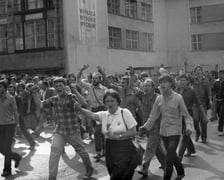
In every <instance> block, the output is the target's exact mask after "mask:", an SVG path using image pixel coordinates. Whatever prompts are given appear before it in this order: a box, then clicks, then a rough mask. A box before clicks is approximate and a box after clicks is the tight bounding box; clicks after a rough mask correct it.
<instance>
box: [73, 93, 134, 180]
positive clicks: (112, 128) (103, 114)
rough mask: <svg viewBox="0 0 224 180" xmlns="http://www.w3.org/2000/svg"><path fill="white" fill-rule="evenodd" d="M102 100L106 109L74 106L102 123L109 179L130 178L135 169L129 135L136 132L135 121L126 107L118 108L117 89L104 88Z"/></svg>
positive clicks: (119, 99)
mask: <svg viewBox="0 0 224 180" xmlns="http://www.w3.org/2000/svg"><path fill="white" fill-rule="evenodd" d="M103 102H104V104H105V105H106V107H107V111H99V112H97V113H93V112H91V111H89V110H87V109H83V108H81V106H80V105H79V104H75V108H76V109H78V110H80V112H81V113H82V114H83V115H85V116H87V117H88V118H91V119H93V120H95V121H99V122H101V123H102V132H103V134H104V135H105V158H106V166H107V170H108V173H109V175H110V180H131V179H132V177H133V174H134V170H135V166H134V165H133V166H132V165H131V163H132V150H133V144H132V140H131V137H133V136H134V135H135V134H136V125H137V122H136V121H135V119H134V117H133V115H132V113H131V112H130V111H129V110H128V109H121V108H120V106H119V105H120V102H121V98H120V96H119V94H118V92H117V91H115V90H113V89H108V90H106V91H105V94H104V97H103ZM122 111H123V112H122ZM122 113H123V117H122Z"/></svg>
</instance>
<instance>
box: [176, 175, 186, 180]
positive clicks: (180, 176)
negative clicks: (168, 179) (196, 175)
mask: <svg viewBox="0 0 224 180" xmlns="http://www.w3.org/2000/svg"><path fill="white" fill-rule="evenodd" d="M184 176H185V175H184V174H183V175H178V176H177V177H176V178H175V180H181V179H183V178H184Z"/></svg>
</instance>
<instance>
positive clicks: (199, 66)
mask: <svg viewBox="0 0 224 180" xmlns="http://www.w3.org/2000/svg"><path fill="white" fill-rule="evenodd" d="M197 68H199V69H201V71H203V68H202V66H201V65H196V66H195V67H194V71H196V69H197Z"/></svg>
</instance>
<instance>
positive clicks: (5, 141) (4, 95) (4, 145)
mask: <svg viewBox="0 0 224 180" xmlns="http://www.w3.org/2000/svg"><path fill="white" fill-rule="evenodd" d="M17 116H18V114H17V106H16V100H15V98H14V97H13V96H11V95H10V94H9V93H8V92H7V84H6V82H5V80H0V117H1V118H0V153H1V154H3V155H4V157H5V161H4V169H3V173H2V174H1V176H2V177H7V176H10V175H11V173H12V172H11V160H14V161H15V168H17V167H18V166H19V163H20V161H21V159H22V156H21V155H19V154H17V153H15V152H12V141H13V137H14V133H15V126H16V123H17V118H18V117H17Z"/></svg>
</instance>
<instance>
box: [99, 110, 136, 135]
mask: <svg viewBox="0 0 224 180" xmlns="http://www.w3.org/2000/svg"><path fill="white" fill-rule="evenodd" d="M121 110H122V108H120V107H119V108H118V109H117V111H116V112H115V113H114V114H111V113H110V112H109V111H99V112H97V114H98V115H99V117H100V121H101V123H102V132H103V134H104V135H105V137H106V138H107V135H106V134H107V133H108V132H112V133H123V132H126V131H127V129H131V128H133V127H134V126H136V125H137V122H136V121H135V118H134V117H133V115H132V113H131V112H130V111H129V110H128V109H123V117H122V114H121ZM124 121H125V122H124ZM124 123H125V124H126V125H125V124H124ZM126 127H127V128H126Z"/></svg>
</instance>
